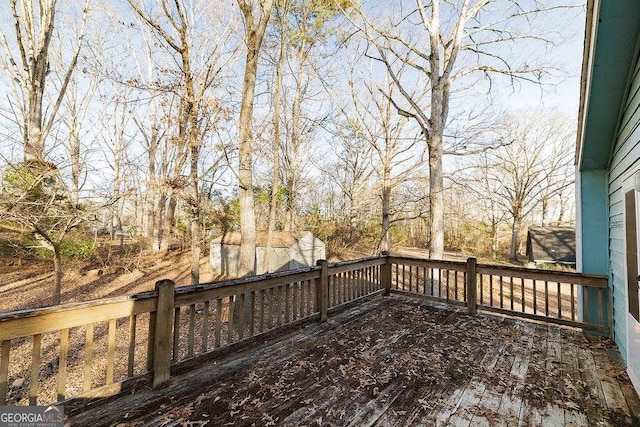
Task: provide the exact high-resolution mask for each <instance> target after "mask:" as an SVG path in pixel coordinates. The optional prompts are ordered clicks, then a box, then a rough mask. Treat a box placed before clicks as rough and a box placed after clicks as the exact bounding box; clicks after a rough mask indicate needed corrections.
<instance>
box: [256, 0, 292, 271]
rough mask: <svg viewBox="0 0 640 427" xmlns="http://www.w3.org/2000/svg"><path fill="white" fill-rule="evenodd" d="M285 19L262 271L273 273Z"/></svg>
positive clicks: (274, 106) (277, 75)
mask: <svg viewBox="0 0 640 427" xmlns="http://www.w3.org/2000/svg"><path fill="white" fill-rule="evenodd" d="M282 9H283V15H286V13H287V0H284V1H283V4H282ZM284 22H285V21H284V18H283V19H282V21H281V26H280V30H281V40H280V52H279V53H278V63H277V64H276V81H275V83H274V84H275V87H274V92H273V143H272V147H273V172H272V174H271V197H270V199H269V201H270V204H269V223H268V224H267V242H266V245H265V250H264V260H263V267H262V270H263V271H264V272H265V273H269V272H270V271H271V247H272V246H273V232H274V231H275V229H276V215H277V213H278V190H279V188H280V102H281V97H282V67H283V65H284V53H285V51H284V43H285V39H284V27H285V25H284Z"/></svg>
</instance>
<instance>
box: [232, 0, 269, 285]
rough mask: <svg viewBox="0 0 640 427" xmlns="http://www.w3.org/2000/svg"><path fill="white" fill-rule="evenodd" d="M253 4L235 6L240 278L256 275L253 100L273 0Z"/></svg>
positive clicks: (241, 0) (245, 0) (244, 2)
mask: <svg viewBox="0 0 640 427" xmlns="http://www.w3.org/2000/svg"><path fill="white" fill-rule="evenodd" d="M255 3H256V2H255V1H254V0H239V1H238V6H239V7H240V11H241V12H242V16H243V17H244V26H245V43H246V46H247V54H246V58H245V61H246V62H245V68H244V79H243V85H242V101H241V104H240V122H239V125H238V139H239V153H238V162H239V167H238V187H239V188H238V197H239V199H240V233H241V236H242V237H241V238H242V243H241V246H240V269H239V274H240V275H241V276H247V275H252V274H255V271H256V266H255V259H256V219H255V210H254V201H253V147H252V145H253V131H252V120H253V98H254V96H255V90H256V78H257V74H258V57H259V55H260V47H261V46H262V40H263V38H264V34H265V31H266V28H267V23H268V22H269V18H270V16H271V9H272V6H273V0H260V1H259V4H258V6H257V7H256V5H255Z"/></svg>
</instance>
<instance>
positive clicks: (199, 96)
mask: <svg viewBox="0 0 640 427" xmlns="http://www.w3.org/2000/svg"><path fill="white" fill-rule="evenodd" d="M127 1H128V3H129V5H130V6H131V8H132V9H133V11H134V12H135V13H136V14H137V15H138V17H139V18H140V19H141V20H142V21H143V22H144V23H145V24H146V25H147V26H148V27H149V28H150V30H151V31H152V32H153V33H154V34H156V36H157V37H158V38H159V39H160V40H162V42H163V46H164V48H165V49H167V50H168V51H169V52H171V54H172V56H174V57H175V59H176V61H177V62H178V64H179V66H178V67H177V75H178V76H179V77H178V82H177V85H176V84H175V82H174V85H175V86H173V87H177V90H176V89H174V90H175V91H176V93H177V95H178V97H179V104H178V111H177V116H176V119H175V124H176V126H177V135H176V143H177V144H178V145H181V146H183V147H186V149H187V151H188V153H189V177H188V186H189V194H188V197H187V206H188V209H189V211H190V234H191V283H192V284H198V283H199V280H200V279H199V277H200V238H201V231H200V203H199V201H200V191H199V170H198V168H199V162H200V151H201V148H202V144H203V131H205V130H206V129H203V127H202V122H203V119H205V116H206V115H207V114H208V113H210V111H209V110H208V109H207V102H208V99H207V98H206V94H207V91H209V90H210V89H211V88H212V87H214V85H215V84H216V83H217V77H218V74H219V73H220V71H221V67H222V66H223V64H222V63H218V61H216V59H219V55H220V54H219V53H218V50H222V49H223V43H222V42H223V41H222V40H220V42H221V43H220V44H218V43H213V44H212V45H209V44H208V43H206V42H205V43H203V44H204V46H206V48H209V49H211V50H210V51H206V50H205V51H199V52H198V51H196V50H197V49H198V47H197V44H196V41H195V40H194V37H193V34H194V32H195V31H196V29H197V25H198V24H199V22H198V18H197V17H199V16H201V15H202V12H203V11H202V10H199V9H198V6H197V5H194V4H188V3H186V2H183V1H169V0H162V2H161V4H160V6H161V7H160V8H159V9H160V10H159V11H157V12H156V14H155V15H152V14H150V13H148V12H146V11H144V10H143V9H142V8H141V7H140V5H139V4H138V2H137V1H135V0H127ZM200 6H202V5H200ZM206 7H208V8H209V9H208V10H209V12H212V6H211V5H208V6H206ZM209 16H212V15H211V14H210V15H209ZM206 48H205V49H206ZM197 58H206V59H205V60H204V62H203V63H202V64H197V63H196V61H197ZM198 65H200V67H198Z"/></svg>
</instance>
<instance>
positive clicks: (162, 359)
mask: <svg viewBox="0 0 640 427" xmlns="http://www.w3.org/2000/svg"><path fill="white" fill-rule="evenodd" d="M175 287H176V284H175V283H174V282H173V280H166V279H165V280H159V281H157V282H156V291H158V309H157V311H156V316H155V318H156V324H155V328H154V336H153V343H149V345H150V346H153V347H152V348H153V388H157V387H159V386H160V385H162V384H163V383H165V382H167V381H168V380H169V378H170V376H171V352H172V350H173V310H174V295H175Z"/></svg>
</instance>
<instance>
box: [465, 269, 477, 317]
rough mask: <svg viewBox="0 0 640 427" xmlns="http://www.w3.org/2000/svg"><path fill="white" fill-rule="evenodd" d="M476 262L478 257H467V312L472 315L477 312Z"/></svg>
mask: <svg viewBox="0 0 640 427" xmlns="http://www.w3.org/2000/svg"><path fill="white" fill-rule="evenodd" d="M476 263H477V260H476V258H473V257H471V258H467V281H466V283H465V286H466V287H467V312H468V313H469V314H471V315H474V314H476V311H477V300H478V287H477V279H476Z"/></svg>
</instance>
